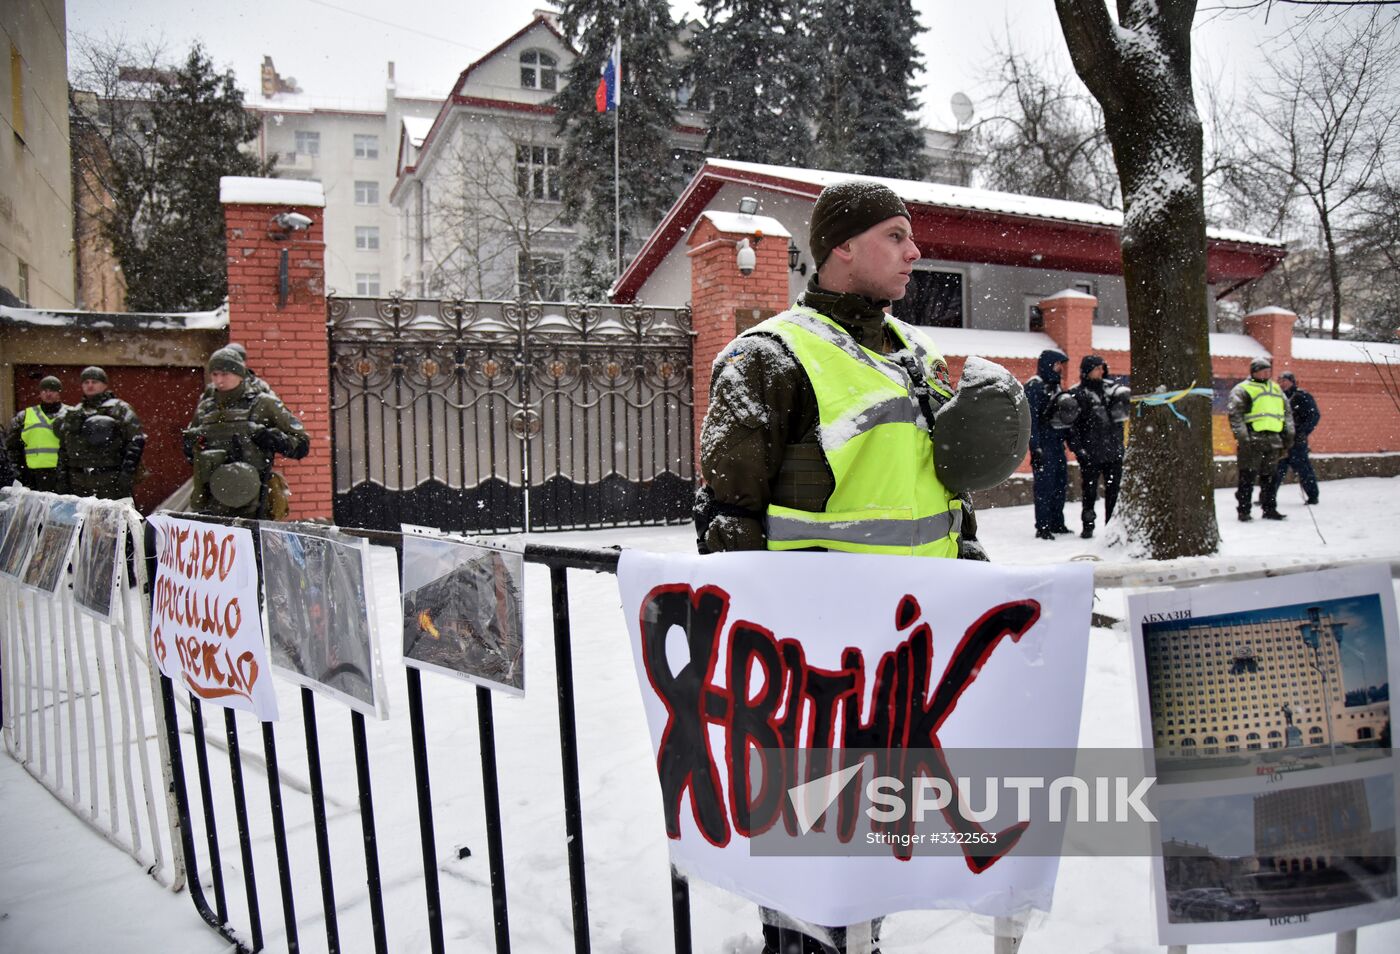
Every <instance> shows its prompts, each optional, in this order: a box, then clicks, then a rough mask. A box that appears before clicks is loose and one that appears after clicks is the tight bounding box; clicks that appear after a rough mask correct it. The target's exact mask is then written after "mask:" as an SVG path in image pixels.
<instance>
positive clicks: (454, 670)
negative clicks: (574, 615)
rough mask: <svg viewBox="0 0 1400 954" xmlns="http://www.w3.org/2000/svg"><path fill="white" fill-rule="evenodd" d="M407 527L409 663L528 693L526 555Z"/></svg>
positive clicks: (405, 585) (405, 634) (405, 603)
mask: <svg viewBox="0 0 1400 954" xmlns="http://www.w3.org/2000/svg"><path fill="white" fill-rule="evenodd" d="M404 529H405V531H406V532H405V534H404V538H403V580H402V589H403V660H404V664H405V665H408V666H413V667H414V668H416V669H422V670H428V671H431V672H438V673H444V674H446V675H450V676H456V677H458V678H462V679H467V680H469V681H471V682H474V683H476V684H478V685H482V686H486V687H488V688H491V689H497V690H500V691H502V692H506V693H510V694H512V695H524V694H525V642H524V630H523V627H522V620H523V618H524V617H523V609H524V606H523V594H524V557H523V555H522V554H521V553H520V552H519V551H512V550H508V549H502V548H498V547H490V546H478V545H474V544H470V543H466V542H464V541H460V540H454V539H449V538H445V537H441V536H432V535H417V534H414V533H412V532H407V531H409V530H410V528H407V527H405V528H404Z"/></svg>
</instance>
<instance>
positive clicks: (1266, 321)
mask: <svg viewBox="0 0 1400 954" xmlns="http://www.w3.org/2000/svg"><path fill="white" fill-rule="evenodd" d="M1297 320H1298V316H1297V315H1295V314H1293V312H1291V311H1288V310H1287V309H1285V308H1260V309H1259V310H1258V311H1251V312H1250V313H1249V314H1247V315H1245V316H1244V333H1245V334H1247V335H1249V336H1250V337H1251V338H1253V339H1254V340H1255V341H1257V342H1259V343H1260V344H1261V345H1263V346H1264V350H1265V351H1267V352H1269V355H1270V357H1272V358H1273V360H1274V374H1280V373H1281V372H1283V371H1287V370H1288V366H1289V365H1290V364H1292V363H1293V323H1294V322H1296V321H1297Z"/></svg>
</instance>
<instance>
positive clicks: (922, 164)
mask: <svg viewBox="0 0 1400 954" xmlns="http://www.w3.org/2000/svg"><path fill="white" fill-rule="evenodd" d="M818 11H819V12H818V14H817V19H816V22H815V23H814V24H813V34H814V40H815V43H816V49H817V57H818V58H817V60H816V61H815V62H813V63H812V64H811V69H812V70H813V71H814V72H816V73H817V74H819V77H820V80H821V93H820V95H819V96H818V99H817V116H816V119H817V128H816V135H815V139H816V155H815V164H816V165H817V166H819V167H821V168H823V169H832V170H836V171H839V172H853V173H858V174H860V175H870V176H889V177H891V178H896V179H922V178H924V177H925V176H926V175H927V174H928V159H927V158H926V157H925V155H924V136H923V132H922V131H921V130H920V128H919V123H918V120H917V119H916V118H915V115H914V114H915V110H916V107H917V104H916V102H915V93H917V92H918V90H919V87H918V86H917V85H916V84H915V83H914V76H915V74H916V73H919V72H920V71H922V70H923V66H922V64H920V62H919V54H918V52H917V51H916V50H915V49H914V37H915V36H916V35H917V34H918V32H919V30H920V29H922V27H921V26H920V25H919V20H918V15H917V14H916V13H915V12H914V7H913V4H912V3H911V0H821V4H820V6H819V7H818Z"/></svg>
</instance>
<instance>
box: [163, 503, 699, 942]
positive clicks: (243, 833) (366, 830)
mask: <svg viewBox="0 0 1400 954" xmlns="http://www.w3.org/2000/svg"><path fill="white" fill-rule="evenodd" d="M171 516H176V517H184V518H187V519H193V520H200V521H204V522H214V523H222V524H225V525H228V526H243V527H247V528H249V529H252V530H253V531H254V533H253V538H254V542H255V547H257V546H260V542H259V539H258V534H257V532H256V529H257V527H256V524H255V523H254V522H252V521H244V520H234V519H219V518H211V517H207V516H202V515H195V514H171ZM340 529H341V532H343V533H346V534H349V535H352V536H356V537H361V538H365V539H368V540H369V541H370V542H371V543H373V544H378V545H380V546H385V547H390V548H392V549H394V551H395V553H396V560H397V562H399V563H400V564H401V562H402V558H403V553H402V545H403V538H402V535H401V534H398V533H391V532H383V531H375V530H358V529H348V528H340ZM146 554H147V561H148V565H149V570H150V573H149V579H150V580H152V581H154V580H155V577H156V572H155V571H156V567H155V560H156V550H155V544H154V530H153V529H152V528H151V526H150V525H149V524H147V527H146ZM618 556H619V553H618V551H617V550H616V549H583V548H572V547H564V546H552V545H542V544H535V543H529V544H526V545H525V550H524V559H525V561H526V562H527V563H537V564H542V565H544V566H546V567H548V568H549V574H550V600H551V609H552V616H553V623H554V654H555V665H556V680H557V691H558V711H559V740H560V751H561V756H562V772H563V801H564V821H565V826H564V830H565V836H566V838H565V840H566V844H565V846H564V847H565V850H566V852H567V859H568V872H569V888H570V900H571V908H572V911H571V914H572V922H573V936H574V950H575V951H576V952H579V954H584V952H587V951H590V950H591V942H590V937H589V925H588V891H587V878H586V872H585V857H584V842H583V812H582V799H581V797H580V788H579V750H578V734H577V728H576V713H575V704H574V684H573V646H572V636H571V629H570V621H569V590H568V574H567V571H568V570H571V569H574V570H592V571H595V572H602V573H615V572H616V570H617V562H618ZM152 589H154V587H153V586H152ZM405 668H406V672H407V678H408V702H409V724H410V732H411V735H412V753H413V765H414V773H415V783H416V784H415V786H414V787H415V791H416V798H417V813H418V828H419V835H420V840H421V848H422V859H423V888H424V892H425V895H426V903H427V924H426V928H427V942H428V947H429V949H430V950H431V951H433V952H434V954H438V952H442V951H444V950H446V944H445V939H444V935H443V924H442V903H441V896H440V893H439V882H438V874H439V872H438V862H437V847H436V838H435V834H434V820H433V805H432V796H431V786H430V782H429V775H430V773H429V765H428V748H427V741H426V732H425V725H424V713H423V700H422V688H421V684H420V674H419V672H418V670H417V669H413V668H408V667H405ZM160 684H161V695H162V702H161V704H162V706H163V708H164V716H165V724H166V732H167V735H168V738H169V743H170V745H169V749H170V760H171V776H172V780H173V781H172V784H173V788H174V793H175V796H176V801H177V806H178V814H179V825H180V841H181V847H182V849H183V853H184V856H185V859H186V865H187V870H188V878H189V880H188V884H189V888H190V895H191V898H192V899H193V901H194V905H195V908H196V909H197V910H198V911H199V914H200V916H201V917H203V918H204V920H205V921H206V922H208V923H209V924H210V925H211V926H212V927H213V928H214V929H215V930H216V931H218V932H219V934H220V935H222V936H223V937H224V938H225V939H227V940H228V941H230V942H231V943H232V944H233V945H234V946H235V948H236V949H237V950H238V951H240V952H247V951H249V950H252V951H257V950H261V949H262V948H263V946H264V940H263V928H262V924H263V916H264V914H263V911H264V904H263V901H262V898H261V897H260V895H259V892H258V885H257V878H256V872H255V869H254V853H253V846H252V840H251V837H250V824H249V814H248V793H247V791H246V789H245V784H244V777H243V759H244V757H245V755H244V753H243V751H242V749H241V746H240V740H239V737H238V730H237V726H236V724H235V718H234V712H233V710H230V709H224V730H225V733H224V734H225V739H226V745H227V749H226V752H227V756H228V764H229V773H230V778H229V784H230V786H231V796H232V800H233V809H234V816H235V819H234V821H235V828H236V831H237V837H238V852H239V856H240V861H241V870H242V875H243V882H244V883H243V892H244V895H245V897H246V907H247V920H246V922H245V923H241V924H239V925H238V926H239V927H240V928H243V929H244V931H245V934H246V938H247V939H249V940H251V943H252V947H251V949H250V948H249V947H248V946H247V945H246V944H245V943H244V938H242V937H240V936H239V935H238V933H237V932H236V929H235V926H234V920H235V916H234V915H233V914H231V912H230V901H229V897H228V894H229V892H228V891H227V890H226V888H227V886H226V885H225V881H224V868H225V865H224V862H223V860H222V856H221V846H220V839H219V833H220V831H221V830H223V831H225V832H226V831H227V830H228V828H227V825H226V824H224V825H221V824H220V821H221V819H220V817H219V813H218V811H217V806H216V800H215V797H214V795H215V790H214V781H213V777H212V776H213V772H212V771H211V766H210V759H209V747H210V744H211V743H210V741H209V739H207V738H206V734H205V732H204V720H203V713H202V711H201V707H200V703H199V701H198V699H196V698H195V697H194V695H193V694H191V695H190V698H189V710H190V715H191V723H192V728H191V731H192V735H193V746H194V752H195V762H196V768H197V772H198V803H193V802H192V801H191V797H190V786H189V785H188V784H187V782H186V775H185V767H184V762H185V759H184V755H183V753H182V749H181V739H180V731H181V730H180V725H179V719H178V711H177V709H178V707H177V703H176V695H175V687H174V685H173V683H172V682H171V680H170V679H168V678H166V677H164V676H162V677H161V680H160ZM301 704H302V722H303V728H304V736H305V745H306V758H307V763H306V765H307V775H308V781H309V785H308V789H309V791H307V792H306V796H307V797H309V799H310V803H311V811H312V819H313V827H314V832H315V838H316V848H317V862H318V863H317V870H318V874H319V878H320V885H319V887H320V895H321V903H322V910H323V913H324V920H325V933H326V944H327V949H328V950H329V951H330V952H331V954H337V952H339V951H340V950H341V937H340V925H339V916H338V915H339V913H340V909H339V908H338V907H337V902H336V894H335V883H334V882H335V878H334V876H333V873H334V871H335V865H334V863H333V861H332V858H331V850H330V848H331V846H330V839H329V837H328V826H327V798H326V793H325V790H324V785H323V781H322V772H321V765H322V751H321V744H320V743H321V734H320V731H319V730H318V726H317V719H316V705H315V699H314V696H313V693H312V691H311V690H310V689H307V688H302V690H301ZM476 709H477V730H478V736H479V740H480V750H481V783H482V793H483V800H484V806H483V807H484V810H485V815H486V819H485V821H486V834H487V847H488V863H489V867H490V888H491V899H492V908H493V919H494V925H493V927H494V940H495V950H496V951H497V954H506V952H508V951H510V949H511V934H510V919H509V903H508V895H507V890H506V871H505V865H504V851H503V838H502V825H501V802H500V794H499V792H500V785H499V777H498V774H497V760H496V742H495V726H494V722H493V717H492V708H491V692H490V690H488V689H485V688H482V687H476ZM350 719H351V732H352V737H353V750H354V760H355V769H356V777H357V781H358V789H359V791H358V810H359V814H360V821H361V826H362V830H363V841H364V856H365V857H364V860H365V883H366V886H367V889H368V900H369V909H370V911H369V913H370V922H371V928H372V931H373V943H374V950H375V951H376V952H377V954H383V952H387V951H390V950H394V951H402V950H408V949H410V948H408V947H406V946H405V945H404V944H403V943H402V942H398V943H395V945H394V946H393V947H391V946H390V942H389V935H388V930H387V927H386V925H385V916H384V898H383V887H384V886H383V885H382V883H381V879H380V862H379V851H380V843H379V839H378V836H377V832H376V814H375V805H374V797H373V791H372V785H371V773H370V756H369V749H368V745H367V742H366V733H365V718H364V715H363V714H362V713H360V712H358V711H352V712H351V713H350ZM261 726H262V747H263V758H264V761H265V765H266V775H267V783H268V799H269V809H270V817H271V824H272V830H273V841H274V846H275V854H276V863H277V875H278V886H279V889H280V902H281V909H282V919H283V923H284V925H285V931H286V941H287V950H288V951H291V952H296V951H300V950H301V948H302V942H301V940H300V939H299V936H298V918H297V913H296V909H295V904H294V901H293V890H292V887H293V873H292V870H291V864H290V858H289V853H288V839H287V823H286V820H285V814H286V808H287V805H288V802H287V801H286V800H285V799H286V798H287V797H289V796H288V793H286V792H284V791H283V788H284V785H283V781H282V775H281V773H280V772H279V770H278V760H277V759H278V751H277V739H276V736H275V733H274V731H273V723H271V722H263V723H261ZM399 807H400V806H397V805H395V806H393V809H394V810H398V809H399ZM196 811H199V812H200V813H201V816H202V821H203V825H202V827H203V830H204V838H205V841H206V845H205V850H206V851H207V855H208V859H209V872H208V874H209V879H210V882H211V884H212V889H213V895H214V897H213V905H212V907H211V906H210V902H209V898H208V897H207V895H206V893H205V888H204V882H203V880H202V877H201V871H200V869H199V866H198V852H197V851H196V836H195V832H194V827H193V824H192V822H193V821H194V812H196ZM671 895H672V916H673V923H674V933H675V950H676V952H677V954H689V952H690V950H691V930H690V896H689V888H688V886H687V884H686V883H685V881H684V880H683V879H682V878H680V877H679V876H678V875H677V874H676V873H675V871H674V869H673V870H672V871H671Z"/></svg>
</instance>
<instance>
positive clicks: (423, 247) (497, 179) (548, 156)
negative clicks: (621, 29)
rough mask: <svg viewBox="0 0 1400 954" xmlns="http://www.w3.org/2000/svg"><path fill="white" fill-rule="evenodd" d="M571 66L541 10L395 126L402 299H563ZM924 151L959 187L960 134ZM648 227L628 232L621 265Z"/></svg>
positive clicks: (675, 136) (677, 48)
mask: <svg viewBox="0 0 1400 954" xmlns="http://www.w3.org/2000/svg"><path fill="white" fill-rule="evenodd" d="M697 27H698V23H695V22H690V23H685V24H682V25H681V28H680V30H679V31H678V34H677V37H676V39H675V41H673V43H672V45H671V53H672V56H674V57H677V58H683V57H685V56H686V55H688V54H687V48H686V44H687V41H688V39H689V37H690V36H691V35H692V34H693V33H694V31H695V29H696V28H697ZM576 58H577V53H576V51H575V50H574V49H573V47H572V46H571V45H570V44H569V42H568V40H567V39H566V38H565V37H564V35H563V34H562V33H561V32H560V30H559V27H558V25H557V23H556V22H555V20H554V14H552V13H550V12H548V11H539V12H537V13H536V14H535V16H534V18H533V19H532V20H531V21H530V22H529V23H528V24H526V25H525V26H524V27H523V28H521V29H520V30H519V31H518V32H516V33H515V34H514V35H513V36H511V37H509V38H508V39H506V40H505V41H504V42H502V43H501V44H500V45H498V46H497V47H496V48H495V49H493V50H491V51H490V52H489V53H487V54H486V55H485V56H483V57H482V58H481V59H479V60H477V61H476V62H474V63H472V64H471V65H470V66H468V67H467V68H466V69H465V70H463V71H462V74H461V76H459V77H458V79H457V82H456V84H455V85H454V86H453V88H452V91H451V93H450V94H449V95H448V96H447V98H446V99H445V100H444V101H443V103H442V109H441V111H440V112H439V113H438V115H437V116H436V117H435V118H434V120H433V121H432V122H431V123H425V122H421V121H417V120H413V119H411V118H408V119H405V121H404V123H403V129H402V135H401V138H400V142H399V157H398V168H397V173H398V175H397V181H396V183H395V185H394V187H393V192H392V195H391V201H392V203H393V206H394V209H395V210H396V211H397V213H398V244H399V253H400V255H399V275H400V276H401V279H402V281H401V286H402V287H403V289H404V290H405V291H406V292H408V293H409V294H413V295H420V296H438V295H460V296H462V297H466V298H514V297H517V296H520V297H525V298H534V299H545V300H550V299H557V298H558V297H559V296H560V295H561V294H562V291H563V288H562V285H563V277H564V273H565V267H566V262H567V259H568V255H569V252H570V251H571V250H572V249H573V247H574V246H575V244H576V243H577V241H578V236H577V234H576V233H575V231H574V229H573V228H571V227H569V226H567V225H565V224H564V222H563V221H562V219H561V213H562V203H561V202H560V198H561V191H560V186H561V183H560V181H559V160H560V156H561V153H562V150H563V147H564V143H563V140H562V139H560V138H559V137H558V136H557V135H556V133H555V121H556V116H555V112H556V110H555V108H554V107H553V106H551V105H550V104H549V101H550V99H551V98H553V96H554V95H555V93H557V92H558V90H559V89H560V87H561V85H562V84H563V82H564V76H565V74H566V72H567V71H568V69H569V68H570V67H571V66H572V65H573V63H574V60H575V59H576ZM626 61H627V54H626V51H624V52H623V63H624V66H625V64H626ZM675 98H676V102H677V106H678V109H677V114H676V125H675V126H674V127H673V128H672V130H671V146H672V148H673V149H674V150H675V151H676V153H677V154H679V155H680V157H681V166H682V170H683V172H684V173H685V174H686V176H687V177H688V176H690V175H692V174H694V173H695V172H697V171H698V170H699V169H700V167H701V166H702V165H703V162H704V145H705V130H706V122H707V118H706V114H705V113H704V112H703V111H699V110H696V109H692V108H689V107H690V105H691V103H690V95H689V89H688V88H685V87H682V88H678V89H677V90H676V91H675ZM925 148H926V151H927V153H928V155H929V158H930V160H931V162H932V165H933V168H934V173H933V175H934V177H935V178H937V179H939V180H940V181H950V182H963V183H965V182H966V179H967V176H968V170H969V168H970V158H971V155H970V153H967V152H966V151H965V150H964V147H963V144H962V140H961V139H960V137H958V136H956V135H954V134H951V133H944V132H938V131H934V130H926V131H925ZM654 225H655V223H643V226H644V227H642V228H639V229H637V230H636V233H635V234H634V235H633V236H632V238H631V239H630V240H629V241H628V243H627V247H626V248H624V249H623V258H624V261H625V260H627V259H629V258H631V257H632V256H633V255H634V254H636V253H637V252H638V251H639V250H640V249H641V247H642V245H643V243H644V242H645V241H646V238H647V233H648V232H649V231H650V229H651V227H652V226H654Z"/></svg>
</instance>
